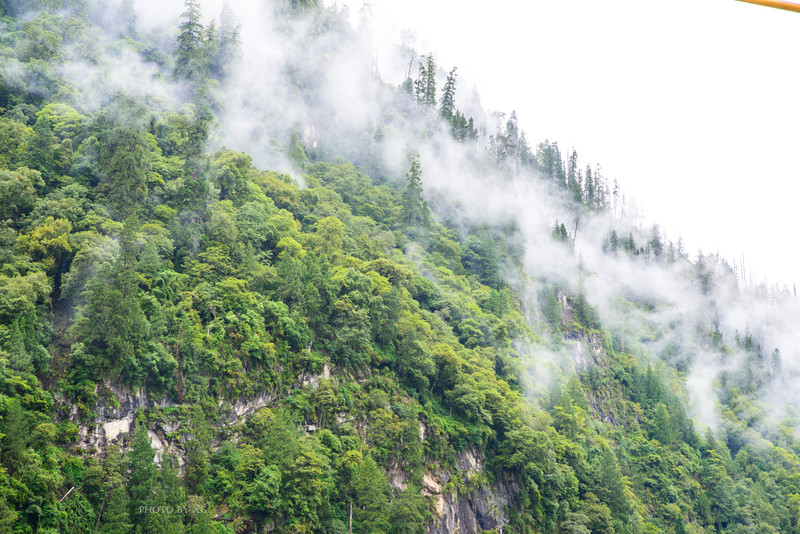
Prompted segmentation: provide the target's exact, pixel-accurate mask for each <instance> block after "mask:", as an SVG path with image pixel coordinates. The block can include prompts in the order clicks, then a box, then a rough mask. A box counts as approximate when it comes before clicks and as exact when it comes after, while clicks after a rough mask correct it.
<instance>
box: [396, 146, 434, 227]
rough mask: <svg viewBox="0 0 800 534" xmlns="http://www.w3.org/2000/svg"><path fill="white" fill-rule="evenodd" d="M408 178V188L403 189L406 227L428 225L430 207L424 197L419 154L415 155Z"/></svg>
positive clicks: (403, 213) (403, 216) (403, 214)
mask: <svg viewBox="0 0 800 534" xmlns="http://www.w3.org/2000/svg"><path fill="white" fill-rule="evenodd" d="M407 178H408V181H407V182H406V188H405V191H403V205H402V220H403V224H404V225H405V227H406V228H419V227H423V228H424V227H427V226H428V224H429V223H430V209H429V208H428V203H427V202H425V199H424V198H422V167H421V165H420V161H419V154H414V155H413V157H412V159H411V169H410V170H409V171H408V174H407Z"/></svg>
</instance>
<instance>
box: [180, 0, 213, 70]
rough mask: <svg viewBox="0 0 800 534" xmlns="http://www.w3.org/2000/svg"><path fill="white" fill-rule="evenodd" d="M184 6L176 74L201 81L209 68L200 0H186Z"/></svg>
mask: <svg viewBox="0 0 800 534" xmlns="http://www.w3.org/2000/svg"><path fill="white" fill-rule="evenodd" d="M184 6H185V10H184V12H183V14H182V15H181V25H180V28H179V32H178V42H177V44H178V46H177V49H176V51H175V75H176V76H177V77H179V78H185V79H187V80H191V81H193V82H199V81H200V80H201V78H202V77H203V76H204V75H205V71H206V69H207V68H208V65H207V57H206V46H205V44H206V43H205V37H206V31H205V28H204V27H203V24H202V17H203V14H202V11H201V8H200V2H199V0H185V2H184Z"/></svg>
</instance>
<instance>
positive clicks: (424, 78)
mask: <svg viewBox="0 0 800 534" xmlns="http://www.w3.org/2000/svg"><path fill="white" fill-rule="evenodd" d="M414 96H415V97H416V99H417V102H419V103H420V104H423V105H425V106H431V107H433V106H435V105H436V62H435V61H434V59H433V54H428V55H427V56H420V58H419V75H418V76H417V80H416V81H415V82H414Z"/></svg>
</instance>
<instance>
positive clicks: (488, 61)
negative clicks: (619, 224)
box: [328, 0, 800, 287]
mask: <svg viewBox="0 0 800 534" xmlns="http://www.w3.org/2000/svg"><path fill="white" fill-rule="evenodd" d="M328 3H330V2H328ZM342 3H343V2H341V0H340V2H339V5H342ZM344 3H349V4H350V7H351V11H352V13H353V15H354V20H357V13H358V12H359V10H360V9H361V5H362V1H361V0H353V1H351V2H344ZM372 10H373V14H374V22H373V25H374V28H375V32H374V34H375V36H376V40H377V43H376V44H377V50H378V55H379V63H380V59H381V58H380V55H381V53H382V51H384V50H388V49H389V43H390V42H391V41H397V40H399V38H400V37H399V36H400V33H401V31H402V30H403V29H405V28H412V29H413V30H414V31H415V33H416V36H417V41H416V42H417V50H418V51H419V52H420V53H426V52H429V51H431V52H433V53H434V55H435V57H436V59H437V63H438V64H439V65H440V66H442V67H443V68H445V69H449V68H450V67H452V66H458V69H459V80H460V83H461V90H462V91H463V90H466V89H469V88H471V87H472V86H473V85H475V86H476V87H477V89H478V91H479V93H480V95H481V98H482V101H483V104H484V106H486V107H487V108H489V109H490V110H493V111H495V110H496V111H505V112H510V111H511V110H512V109H515V110H516V111H517V113H518V115H519V120H520V123H521V125H522V127H523V128H524V129H525V130H526V132H527V133H528V139H529V141H530V142H531V143H532V144H535V143H538V142H539V141H542V140H544V139H550V140H551V141H558V143H559V146H560V147H561V148H562V152H564V153H566V151H568V150H570V149H571V148H572V147H573V146H574V147H575V148H576V149H577V151H578V155H579V157H580V159H581V161H582V163H583V164H584V165H585V164H586V163H592V164H594V163H600V164H601V165H602V166H603V168H604V171H605V175H606V176H607V177H608V178H609V179H612V180H613V179H614V178H616V179H618V180H619V182H620V184H621V185H622V187H623V190H624V192H625V193H627V195H628V196H629V197H631V196H633V197H636V198H637V199H638V200H639V201H640V204H641V206H642V207H643V210H644V212H645V214H646V216H647V217H648V219H649V220H655V221H657V222H659V223H660V224H662V226H663V227H664V228H665V230H666V232H667V236H668V237H669V238H671V239H676V238H677V236H678V234H680V235H682V236H683V237H684V240H685V241H686V242H687V244H688V245H689V246H690V248H691V249H694V250H696V249H697V248H702V249H703V251H704V252H712V253H713V252H717V251H719V252H720V253H721V254H722V255H723V256H725V257H726V258H729V259H730V260H733V259H736V261H737V263H738V262H741V258H742V255H743V254H744V255H745V257H746V262H747V263H748V264H749V265H750V267H751V269H752V272H754V273H755V274H756V276H757V277H758V280H761V279H762V278H763V277H765V276H766V277H768V278H769V281H770V282H780V283H788V284H789V285H790V287H791V283H792V282H794V281H796V280H800V252H798V251H800V247H798V243H797V232H798V229H799V225H798V221H800V215H798V210H797V209H796V199H797V193H798V191H800V161H798V160H800V120H799V119H800V98H798V95H800V75H799V72H800V14H796V13H790V12H786V11H779V10H775V9H769V8H765V7H760V6H754V5H751V4H745V3H742V2H737V1H735V0H670V1H662V2H643V1H641V0H529V1H528V2H525V3H522V2H519V1H515V0H495V1H494V2H491V3H488V2H464V1H462V0H436V1H434V2H432V1H430V0H372ZM381 74H382V76H383V78H384V79H385V80H386V81H398V83H399V80H400V79H401V78H402V76H404V74H405V73H404V72H385V71H382V72H381ZM457 100H458V97H457ZM456 103H457V104H458V102H456Z"/></svg>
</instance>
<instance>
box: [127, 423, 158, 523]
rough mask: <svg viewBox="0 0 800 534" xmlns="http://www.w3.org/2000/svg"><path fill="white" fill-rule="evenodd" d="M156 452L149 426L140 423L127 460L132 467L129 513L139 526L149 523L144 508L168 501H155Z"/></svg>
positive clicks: (129, 488)
mask: <svg viewBox="0 0 800 534" xmlns="http://www.w3.org/2000/svg"><path fill="white" fill-rule="evenodd" d="M155 456H156V453H155V451H154V450H153V447H152V445H151V444H150V436H148V434H147V428H146V427H145V426H144V425H142V424H140V425H139V426H138V427H137V428H136V431H135V433H134V438H133V443H132V445H131V451H130V452H129V453H128V457H127V458H126V460H127V461H128V466H129V468H130V473H131V476H130V480H129V482H128V495H130V503H129V505H128V509H129V514H130V517H131V519H132V520H133V524H134V525H136V526H137V528H144V527H145V526H146V525H147V523H148V514H147V513H145V512H144V511H142V510H146V508H147V507H152V506H167V503H154V502H153V497H154V495H155V492H154V490H155V487H154V486H155V482H156V466H155V464H154V463H153V459H154V458H155Z"/></svg>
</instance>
